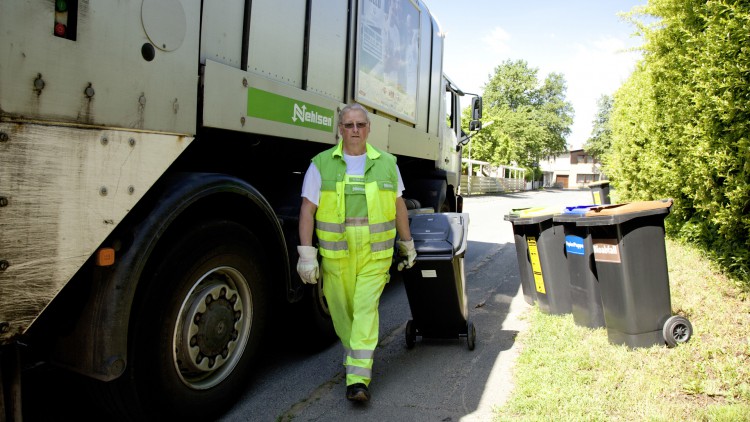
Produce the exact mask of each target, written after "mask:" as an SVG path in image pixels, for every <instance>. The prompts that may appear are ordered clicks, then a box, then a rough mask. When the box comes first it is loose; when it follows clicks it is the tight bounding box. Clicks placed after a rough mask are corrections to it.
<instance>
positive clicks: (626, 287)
mask: <svg viewBox="0 0 750 422" xmlns="http://www.w3.org/2000/svg"><path fill="white" fill-rule="evenodd" d="M622 211H623V212H622V213H619V214H618V213H615V214H613V215H602V216H587V217H586V218H584V219H582V220H580V221H579V222H578V225H579V226H583V227H587V228H588V229H589V233H590V235H591V242H592V247H593V254H594V260H595V262H596V274H597V276H598V279H599V288H600V293H601V298H602V305H603V308H604V319H605V323H606V326H607V337H608V338H609V341H610V343H612V344H624V345H627V346H630V347H634V348H635V347H649V346H653V345H657V344H664V336H663V333H662V328H663V326H664V323H665V322H666V320H667V319H668V318H669V317H670V316H671V314H672V307H671V297H670V292H669V273H668V269H667V254H666V247H665V244H664V218H665V217H666V216H667V214H668V213H669V208H668V207H664V208H657V209H651V210H642V211H635V212H624V211H626V210H625V209H623V210H622Z"/></svg>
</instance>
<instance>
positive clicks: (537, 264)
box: [510, 207, 571, 314]
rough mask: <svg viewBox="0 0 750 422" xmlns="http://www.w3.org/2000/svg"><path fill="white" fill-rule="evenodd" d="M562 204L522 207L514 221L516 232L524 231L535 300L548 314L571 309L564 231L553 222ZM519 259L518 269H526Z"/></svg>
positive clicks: (560, 225)
mask: <svg viewBox="0 0 750 422" xmlns="http://www.w3.org/2000/svg"><path fill="white" fill-rule="evenodd" d="M560 211H561V208H560V207H539V208H530V209H527V210H522V211H521V212H520V213H519V217H518V218H513V219H511V220H510V221H511V222H512V223H513V226H514V227H513V230H514V233H518V234H520V233H523V237H524V238H525V240H526V248H527V251H528V260H529V263H530V267H531V271H532V280H533V286H534V290H535V298H536V303H537V304H538V305H539V309H540V310H541V311H542V312H544V313H548V314H566V313H570V311H571V307H570V276H569V275H568V263H567V261H566V258H565V232H564V229H563V226H562V224H560V223H554V222H553V217H554V216H555V215H558V214H560ZM520 267H522V265H521V263H520V262H519V270H521V271H523V268H520Z"/></svg>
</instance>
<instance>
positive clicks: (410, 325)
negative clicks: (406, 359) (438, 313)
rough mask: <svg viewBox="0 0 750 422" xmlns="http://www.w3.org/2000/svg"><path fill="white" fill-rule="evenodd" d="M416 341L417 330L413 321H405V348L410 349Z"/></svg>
mask: <svg viewBox="0 0 750 422" xmlns="http://www.w3.org/2000/svg"><path fill="white" fill-rule="evenodd" d="M416 343H417V331H416V329H415V328H414V321H413V320H411V319H410V320H409V321H407V322H406V348H407V349H411V348H413V347H414V345H415V344H416Z"/></svg>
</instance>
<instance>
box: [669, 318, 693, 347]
mask: <svg viewBox="0 0 750 422" xmlns="http://www.w3.org/2000/svg"><path fill="white" fill-rule="evenodd" d="M662 334H663V335H664V341H666V342H667V347H675V346H676V345H678V344H681V343H687V341H688V340H690V336H692V335H693V326H692V325H691V324H690V321H688V319H687V318H685V317H683V316H680V315H675V316H671V317H669V319H668V320H667V322H665V323H664V328H662Z"/></svg>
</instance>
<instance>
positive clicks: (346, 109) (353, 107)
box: [339, 103, 370, 124]
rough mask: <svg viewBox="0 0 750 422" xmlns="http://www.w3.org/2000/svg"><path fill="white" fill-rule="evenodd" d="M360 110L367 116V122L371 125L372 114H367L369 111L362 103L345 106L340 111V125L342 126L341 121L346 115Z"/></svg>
mask: <svg viewBox="0 0 750 422" xmlns="http://www.w3.org/2000/svg"><path fill="white" fill-rule="evenodd" d="M354 110H359V111H361V112H363V113H364V114H365V120H367V123H370V113H368V112H367V109H366V108H365V107H364V106H363V105H362V104H360V103H351V104H347V105H345V106H344V108H342V109H341V111H339V124H341V119H342V118H343V117H344V114H346V113H348V112H350V111H354Z"/></svg>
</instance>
